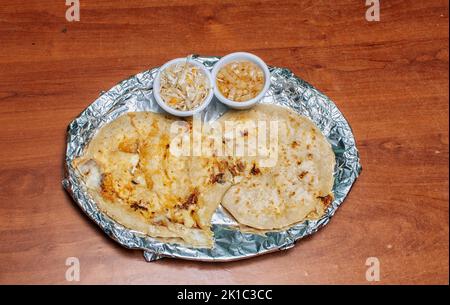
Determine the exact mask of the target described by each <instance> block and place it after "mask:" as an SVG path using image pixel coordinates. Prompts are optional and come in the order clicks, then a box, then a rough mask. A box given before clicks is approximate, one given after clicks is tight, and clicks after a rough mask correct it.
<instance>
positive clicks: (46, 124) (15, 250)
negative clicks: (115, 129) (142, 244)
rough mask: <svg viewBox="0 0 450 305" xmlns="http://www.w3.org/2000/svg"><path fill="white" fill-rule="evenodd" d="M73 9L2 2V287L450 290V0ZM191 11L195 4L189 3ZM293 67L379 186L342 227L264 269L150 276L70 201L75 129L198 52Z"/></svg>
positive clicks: (338, 219) (155, 266)
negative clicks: (66, 184)
mask: <svg viewBox="0 0 450 305" xmlns="http://www.w3.org/2000/svg"><path fill="white" fill-rule="evenodd" d="M80 2H81V21H80V22H71V23H69V22H67V21H66V20H65V10H66V8H67V7H66V6H65V1H63V0H58V1H55V0H45V1H44V0H41V1H28V0H16V1H3V0H2V1H1V4H0V106H1V107H0V144H1V148H0V283H68V282H66V280H65V272H66V268H67V267H66V266H65V261H66V258H67V257H77V258H79V260H80V263H81V281H80V283H190V284H196V283H198V284H205V283H229V284H231V283H238V284H242V283H256V284H261V283H279V284H282V283H362V284H364V283H368V282H367V281H366V279H365V272H366V268H367V267H366V266H365V262H366V259H367V258H368V257H372V256H374V257H377V258H379V260H380V263H381V281H380V283H382V284H387V283H448V276H449V269H448V268H449V256H448V255H449V222H448V221H449V210H448V207H449V192H448V187H449V168H448V166H449V150H448V148H449V142H448V140H449V130H448V120H449V117H448V115H449V87H448V81H449V70H448V64H449V40H448V38H449V36H448V30H449V28H448V21H449V20H448V6H449V4H448V1H447V0H433V1H414V0H408V1H406V0H405V1H401V0H391V1H382V4H381V21H380V22H372V23H371V22H368V21H366V19H365V11H366V7H365V5H364V3H365V1H354V0H343V1H325V0H323V1H322V0H321V1H319V0H310V1H300V0H295V1H251V0H246V1H216V0H204V1H189V2H188V1H182V0H175V1H142V0H141V1H140V0H133V1H106V0H102V1H99V0H97V1H87V0H81V1H80ZM186 3H189V4H186ZM240 50H242V51H249V52H253V53H255V54H257V55H259V56H261V57H262V58H263V59H264V60H265V61H266V62H267V63H269V64H270V65H274V66H281V67H289V68H290V69H291V70H293V71H294V72H295V73H296V74H297V75H299V76H300V77H302V78H303V79H305V80H307V81H308V82H310V83H312V84H314V85H315V86H316V87H317V88H319V89H320V90H322V91H323V92H324V93H325V94H327V95H328V96H329V97H331V98H332V99H333V100H334V101H335V102H336V104H337V105H338V106H339V108H340V109H341V110H342V112H343V113H344V115H345V116H346V117H347V119H348V120H349V122H350V123H351V126H352V127H353V129H354V133H355V136H356V139H357V144H358V148H359V149H360V152H361V159H362V164H363V168H364V169H363V172H362V175H361V177H360V179H359V180H358V181H357V183H356V185H355V186H354V188H353V190H352V192H351V194H350V195H349V197H348V199H347V200H346V202H345V204H344V205H343V206H342V207H341V208H340V209H339V211H338V212H337V214H336V215H335V217H334V218H333V219H332V221H331V222H330V224H329V225H328V226H326V227H325V228H324V229H322V230H320V232H318V233H317V234H315V235H314V236H312V237H310V238H306V239H305V240H302V241H301V242H299V243H298V244H297V245H296V246H295V247H294V248H293V249H291V250H289V251H283V252H280V253H275V254H271V255H266V256H262V257H258V258H255V259H251V260H246V261H239V262H233V263H220V264H208V263H197V262H185V261H181V260H171V259H164V260H161V261H158V262H154V263H146V262H145V261H144V259H143V257H142V253H141V252H140V251H132V250H126V249H124V248H122V247H121V246H119V245H118V244H116V243H115V242H113V241H112V240H110V239H109V238H108V237H106V236H105V234H103V233H102V232H101V231H100V230H99V229H98V228H97V227H96V226H95V225H93V224H92V223H91V221H89V220H88V218H87V217H86V216H85V215H84V214H83V213H82V212H81V211H80V210H79V209H78V208H77V207H76V206H75V205H74V203H73V201H72V200H71V199H70V197H69V196H68V195H67V194H66V193H65V191H64V190H63V188H62V187H61V179H62V177H63V159H64V151H65V136H66V127H67V125H68V124H69V122H70V121H71V120H72V119H74V118H75V117H76V116H77V115H78V114H79V113H80V112H81V111H82V110H83V109H84V108H85V107H87V106H88V105H89V104H90V103H91V102H92V101H93V100H94V99H96V98H97V97H98V95H99V93H100V91H102V90H107V89H109V88H110V87H112V86H113V85H114V84H116V83H117V82H119V81H120V80H122V79H124V78H127V77H128V76H130V75H133V74H136V73H137V72H140V71H142V70H145V69H148V68H151V67H155V66H158V65H161V64H162V63H164V62H165V61H167V60H169V59H172V58H175V57H180V56H185V55H187V54H190V53H197V54H203V55H224V54H227V53H230V52H233V51H240Z"/></svg>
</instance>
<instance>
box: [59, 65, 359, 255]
mask: <svg viewBox="0 0 450 305" xmlns="http://www.w3.org/2000/svg"><path fill="white" fill-rule="evenodd" d="M193 58H194V60H197V61H200V62H202V63H204V64H205V65H206V66H207V67H209V68H212V67H213V65H214V64H215V63H216V62H217V60H218V58H217V57H200V56H194V57H193ZM157 70H158V68H154V69H151V70H148V71H144V72H142V73H139V74H137V75H135V76H132V77H130V78H129V79H127V80H124V81H122V82H120V83H119V84H117V85H116V86H114V87H113V88H111V89H110V90H109V91H107V92H103V93H102V94H101V96H100V97H99V98H98V99H97V100H96V101H94V102H93V103H92V104H91V105H90V106H89V107H88V108H87V109H86V110H84V111H83V112H82V113H81V114H80V115H79V116H78V117H77V118H76V119H75V120H74V121H73V122H72V123H71V124H70V125H69V127H68V131H67V132H68V136H67V151H66V160H65V161H66V176H65V178H64V180H63V186H64V188H65V189H66V190H67V191H68V192H69V193H70V194H71V196H72V197H73V199H74V201H75V202H76V203H77V204H78V205H79V206H80V208H81V209H82V210H83V211H84V212H85V213H86V214H87V215H88V216H89V217H90V218H91V219H92V220H93V221H94V222H95V223H96V224H97V225H98V226H99V227H100V228H101V229H102V230H103V231H104V232H105V233H106V234H108V235H109V236H110V237H111V238H113V239H114V240H116V241H117V242H118V243H120V244H121V245H123V246H124V247H127V248H131V249H142V250H143V251H144V257H145V259H146V260H147V261H154V260H156V259H159V258H162V257H173V258H182V259H189V260H199V261H232V260H238V259H244V258H249V257H252V256H256V255H261V254H264V253H269V252H273V251H278V250H285V249H289V248H291V247H293V246H294V244H295V242H296V241H297V240H299V239H301V238H303V237H305V236H308V235H310V234H313V233H315V232H316V231H317V230H318V229H319V228H321V227H323V226H325V225H326V224H327V223H328V222H329V221H330V218H331V217H332V216H333V215H334V213H335V212H336V210H337V209H338V207H339V206H340V205H341V204H342V202H343V201H344V199H345V197H346V196H347V194H348V193H349V191H350V188H351V187H352V184H353V183H354V182H355V180H356V178H357V177H358V175H359V173H360V171H361V165H360V160H359V155H358V150H357V148H356V144H355V139H354V137H353V134H352V130H351V128H350V126H349V124H348V122H347V121H346V119H345V118H344V116H343V115H342V113H341V112H340V111H339V109H338V108H337V107H336V105H335V104H334V103H333V102H332V101H331V100H330V99H329V98H328V97H326V96H325V95H323V94H322V93H321V92H319V91H318V90H317V89H315V88H314V87H313V86H311V85H310V84H308V83H307V82H305V81H303V80H302V79H300V78H298V77H296V76H295V75H294V74H293V73H292V72H290V71H289V70H287V69H282V68H275V67H273V68H270V71H271V83H272V84H271V87H270V90H269V91H268V93H267V94H266V96H265V97H264V99H263V101H262V102H263V103H270V104H277V105H281V106H285V107H289V108H291V109H293V110H294V111H296V112H298V113H299V114H302V115H305V116H307V117H309V118H310V119H311V120H313V121H314V122H315V123H316V124H317V126H318V127H319V128H320V129H321V130H322V132H323V133H324V134H325V136H326V137H327V138H328V140H329V142H330V143H331V144H332V147H333V150H334V153H335V155H336V168H335V183H334V187H333V191H334V194H335V199H334V201H333V203H332V204H331V205H330V206H329V208H328V210H327V211H326V213H325V215H324V216H323V217H322V218H320V219H318V220H314V221H311V220H306V221H303V222H302V223H299V224H297V225H294V226H292V227H290V228H289V229H287V230H285V231H281V232H269V233H266V234H264V235H261V234H253V233H244V232H241V231H240V230H238V229H237V226H236V225H237V224H236V222H235V220H234V219H232V218H231V217H230V216H228V214H227V212H226V211H225V210H224V209H223V208H222V207H219V208H218V209H217V211H216V213H215V215H214V216H213V219H212V224H213V225H212V230H213V231H214V237H215V246H214V248H213V249H195V248H189V247H186V246H182V245H178V244H169V243H163V242H160V241H158V240H156V239H154V238H151V237H149V236H146V235H144V234H141V233H139V232H136V231H133V230H130V229H128V228H125V227H124V226H122V225H120V224H119V223H117V222H115V221H114V220H113V219H111V218H109V217H108V216H107V215H105V214H104V213H102V212H101V211H100V210H99V209H98V208H97V205H96V203H95V202H94V201H93V200H92V199H91V198H90V196H89V195H88V193H87V191H86V188H85V186H84V184H83V182H82V181H81V179H80V177H79V176H78V174H77V173H76V171H75V170H74V168H73V167H72V166H71V161H72V160H73V159H74V158H75V157H77V156H79V155H81V154H82V151H83V149H84V147H85V146H86V145H87V144H88V143H89V140H90V139H91V138H92V137H93V136H94V134H95V133H96V132H97V131H98V130H99V128H100V127H102V126H103V125H105V124H106V123H108V122H110V121H112V120H114V119H115V118H117V117H119V116H120V115H122V114H124V113H126V112H131V111H153V112H162V110H161V109H160V108H159V106H158V105H157V103H156V101H155V100H154V99H153V94H152V85H153V78H154V76H155V74H156V72H157ZM226 111H227V109H226V107H225V106H223V105H222V104H220V103H219V102H218V101H215V100H213V102H212V103H211V104H210V106H209V107H208V108H207V109H206V110H205V111H204V113H203V120H204V121H210V120H215V119H217V118H218V117H220V116H221V115H222V114H223V113H224V112H226Z"/></svg>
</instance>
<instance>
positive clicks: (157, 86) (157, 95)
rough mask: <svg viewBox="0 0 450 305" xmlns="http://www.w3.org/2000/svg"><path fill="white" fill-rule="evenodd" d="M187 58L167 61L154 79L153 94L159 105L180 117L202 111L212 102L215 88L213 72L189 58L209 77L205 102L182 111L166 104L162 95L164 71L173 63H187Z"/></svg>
mask: <svg viewBox="0 0 450 305" xmlns="http://www.w3.org/2000/svg"><path fill="white" fill-rule="evenodd" d="M186 60H187V58H176V59H172V60H170V61H168V62H166V63H165V64H164V65H162V66H161V67H160V68H159V70H158V73H157V74H156V77H155V79H154V80H153V96H154V97H155V100H156V102H157V103H158V105H159V106H161V108H162V109H164V110H165V111H166V112H168V113H170V114H173V115H175V116H180V117H187V116H193V115H194V114H196V113H199V112H201V111H202V110H204V109H205V108H206V107H207V106H208V105H209V103H210V102H211V100H212V98H213V95H214V90H213V87H214V82H213V78H212V77H211V73H210V72H209V70H208V69H207V68H206V67H205V66H204V65H203V64H202V63H200V62H198V61H195V60H192V59H191V60H189V63H190V64H192V65H194V66H196V67H198V68H200V70H201V72H202V73H204V74H205V76H206V77H207V79H208V82H209V85H210V89H209V93H208V95H207V96H206V97H205V99H204V101H203V103H202V104H201V105H200V106H198V107H197V108H195V109H193V110H187V111H181V110H177V109H174V108H172V107H170V106H169V105H167V104H166V102H164V100H163V99H162V97H161V95H160V90H161V73H162V71H164V70H165V69H166V68H167V67H169V66H171V65H173V64H178V63H185V62H186Z"/></svg>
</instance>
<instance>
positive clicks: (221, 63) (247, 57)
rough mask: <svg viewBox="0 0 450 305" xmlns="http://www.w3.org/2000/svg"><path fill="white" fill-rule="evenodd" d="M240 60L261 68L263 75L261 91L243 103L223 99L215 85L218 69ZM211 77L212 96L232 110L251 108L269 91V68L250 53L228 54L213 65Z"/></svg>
mask: <svg viewBox="0 0 450 305" xmlns="http://www.w3.org/2000/svg"><path fill="white" fill-rule="evenodd" d="M240 60H248V61H251V62H253V63H254V64H256V65H257V66H258V67H260V68H261V70H262V71H263V73H264V87H263V89H262V90H261V92H260V93H259V94H258V95H257V96H255V97H254V98H252V99H251V100H248V101H245V102H235V101H232V100H229V99H227V98H226V97H224V96H223V95H222V93H221V92H220V90H219V88H218V87H217V84H216V77H217V73H218V72H219V71H220V69H221V68H222V67H223V66H224V65H226V64H228V63H230V62H232V61H240ZM211 76H212V79H213V81H214V95H215V96H216V97H217V99H218V100H219V101H221V102H222V103H224V104H225V105H227V106H229V107H231V108H234V109H248V108H251V107H252V106H253V105H255V104H256V103H257V102H259V101H260V100H261V99H262V98H263V97H264V95H265V94H266V92H267V90H269V87H270V72H269V68H268V67H267V65H266V63H265V62H264V61H263V60H262V59H261V58H259V57H258V56H256V55H253V54H250V53H246V52H236V53H231V54H228V55H226V56H224V57H222V58H221V59H220V60H219V61H218V62H217V63H216V64H215V65H214V68H213V70H212V72H211Z"/></svg>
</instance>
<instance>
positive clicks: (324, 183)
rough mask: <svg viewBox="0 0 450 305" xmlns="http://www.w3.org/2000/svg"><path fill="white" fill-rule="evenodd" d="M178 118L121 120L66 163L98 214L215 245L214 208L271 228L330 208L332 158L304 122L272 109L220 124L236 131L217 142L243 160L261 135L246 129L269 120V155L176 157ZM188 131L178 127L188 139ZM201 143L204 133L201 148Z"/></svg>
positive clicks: (236, 114)
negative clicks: (173, 134) (228, 145)
mask: <svg viewBox="0 0 450 305" xmlns="http://www.w3.org/2000/svg"><path fill="white" fill-rule="evenodd" d="M176 120H177V119H175V118H173V117H170V116H164V115H161V114H155V113H151V112H138V113H128V114H125V115H123V116H121V117H119V118H118V119H116V120H115V121H113V122H111V123H109V124H107V125H106V126H104V127H103V128H102V129H101V130H100V131H99V132H98V134H97V135H96V136H95V137H94V138H93V139H92V140H91V142H90V143H89V145H88V147H87V149H86V150H85V152H84V154H83V155H82V156H81V157H79V158H77V159H75V160H74V161H73V165H74V167H75V168H76V169H78V171H79V173H80V174H81V177H82V179H83V180H84V181H85V184H86V186H87V188H88V191H89V193H90V194H91V195H92V197H93V198H94V199H95V201H96V202H97V204H98V206H99V208H100V209H102V210H103V211H104V212H105V213H106V214H108V215H109V216H110V217H112V218H113V219H115V220H116V221H118V222H119V223H121V224H122V225H124V226H126V227H128V228H130V229H133V230H137V231H140V232H143V233H145V234H147V235H149V236H151V237H155V238H158V239H160V240H164V241H170V242H178V243H185V244H188V245H191V246H194V247H212V246H213V236H212V232H211V230H210V225H211V218H212V215H213V213H214V211H215V210H216V208H217V206H218V205H219V204H220V203H221V202H222V205H223V206H224V207H225V208H226V209H227V210H228V211H230V213H231V214H232V215H233V216H234V217H235V218H236V219H237V221H238V222H240V223H241V224H244V225H247V226H250V227H253V228H256V229H260V230H273V229H279V228H283V227H286V226H289V225H291V224H294V223H296V222H299V221H302V220H304V219H305V218H307V217H310V218H311V217H319V216H320V215H322V213H323V211H324V207H325V206H326V205H327V204H329V203H330V201H331V200H332V196H333V195H332V192H331V189H332V186H333V181H334V180H333V168H334V162H335V160H334V154H333V152H332V150H331V146H330V144H329V143H328V142H327V140H326V139H325V137H324V136H323V135H322V134H321V132H320V131H319V130H318V129H317V127H316V126H315V125H314V124H313V123H312V122H311V121H310V120H309V119H307V118H305V117H299V116H298V115H297V114H295V113H292V112H291V111H289V110H287V109H285V108H281V107H278V106H270V105H259V106H256V107H254V108H253V109H251V110H247V111H230V112H228V113H227V114H225V115H224V116H223V117H221V118H220V119H219V121H218V125H219V126H222V127H223V126H224V125H225V124H226V123H228V124H231V126H232V127H233V128H235V129H236V130H239V132H235V133H232V134H233V136H230V134H227V133H224V135H223V138H222V139H221V141H220V142H223V143H228V142H229V141H235V144H236V145H235V146H236V147H235V148H236V149H238V148H242V149H244V151H247V152H248V151H249V146H250V143H251V141H250V140H249V139H251V138H252V137H253V136H254V135H255V133H257V132H258V129H256V130H252V129H248V128H247V127H246V126H248V125H246V124H247V123H248V122H250V121H254V122H258V121H259V122H261V121H264V122H266V123H267V125H269V123H270V122H273V121H276V122H277V123H278V129H277V130H276V132H275V133H274V134H270V136H269V138H268V140H269V142H270V143H272V142H273V141H275V140H276V141H277V143H278V145H277V146H276V147H275V146H274V147H272V146H271V147H270V149H269V150H268V153H269V155H268V156H261V155H258V154H256V155H250V156H249V155H243V156H236V155H231V156H230V155H220V154H216V152H213V153H212V154H211V155H201V156H177V155H174V154H172V153H171V150H170V148H171V147H173V146H174V145H175V146H178V144H180V143H178V142H177V141H176V140H174V139H172V138H171V136H170V127H171V125H172V124H173V123H174V122H175V121H176ZM190 124H191V123H190V122H188V124H187V126H186V127H185V129H184V132H185V133H186V134H187V135H188V136H189V137H191V136H192V128H191V127H192V126H191V125H190ZM256 125H257V124H256ZM208 136H209V134H208V133H207V132H206V131H204V132H203V133H202V138H203V140H204V141H205V143H209V142H208V141H207V138H208ZM233 137H234V138H233ZM241 140H242V141H241ZM268 160H269V161H274V162H272V163H271V162H267V161H268Z"/></svg>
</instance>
